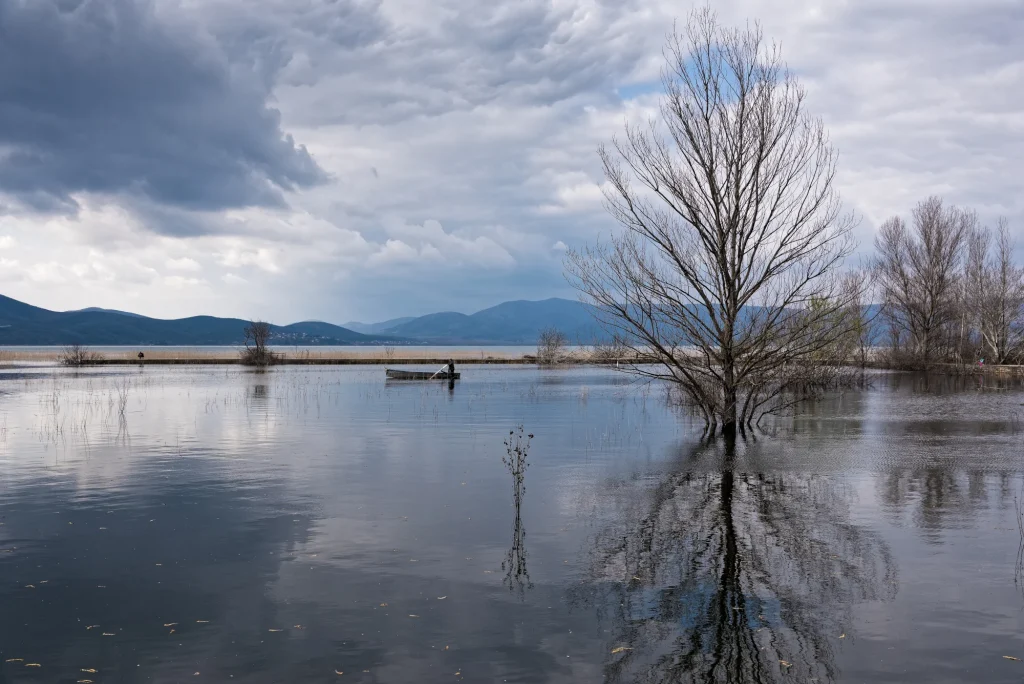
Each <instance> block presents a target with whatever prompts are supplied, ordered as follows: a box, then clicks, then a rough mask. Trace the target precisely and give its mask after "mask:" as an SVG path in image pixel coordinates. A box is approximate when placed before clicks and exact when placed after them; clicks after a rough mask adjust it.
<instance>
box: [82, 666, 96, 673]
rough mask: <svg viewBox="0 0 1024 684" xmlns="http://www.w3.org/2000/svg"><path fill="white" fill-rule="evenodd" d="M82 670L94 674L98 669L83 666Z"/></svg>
mask: <svg viewBox="0 0 1024 684" xmlns="http://www.w3.org/2000/svg"><path fill="white" fill-rule="evenodd" d="M82 672H88V673H89V674H96V673H97V672H99V670H94V669H93V668H91V667H83V668H82Z"/></svg>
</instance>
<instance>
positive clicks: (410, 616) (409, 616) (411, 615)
mask: <svg viewBox="0 0 1024 684" xmlns="http://www.w3.org/2000/svg"><path fill="white" fill-rule="evenodd" d="M409 617H416V618H418V617H419V615H410V616H409Z"/></svg>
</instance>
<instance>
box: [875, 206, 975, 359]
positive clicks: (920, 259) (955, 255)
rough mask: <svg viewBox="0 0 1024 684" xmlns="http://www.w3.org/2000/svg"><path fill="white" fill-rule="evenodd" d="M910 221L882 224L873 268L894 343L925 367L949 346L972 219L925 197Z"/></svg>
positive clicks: (951, 339) (955, 318)
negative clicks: (962, 263)
mask: <svg viewBox="0 0 1024 684" xmlns="http://www.w3.org/2000/svg"><path fill="white" fill-rule="evenodd" d="M913 221H914V224H913V227H912V228H910V227H908V226H907V224H906V222H904V221H903V219H902V218H900V217H898V216H894V217H893V218H891V219H889V220H887V221H886V222H885V223H883V224H882V226H881V228H880V229H879V231H878V235H877V236H876V237H875V250H876V256H875V262H874V267H875V274H876V277H877V279H878V285H879V289H880V293H881V296H882V300H883V303H884V305H885V315H886V319H887V321H888V322H889V325H890V330H891V334H892V339H893V341H894V343H895V344H897V345H900V346H902V347H905V348H906V349H908V351H909V352H910V353H911V355H912V357H913V358H914V359H915V360H916V361H919V362H920V363H923V364H924V365H926V366H927V365H928V364H930V363H932V362H934V361H936V360H939V359H941V358H943V355H945V354H947V353H948V352H949V351H950V350H951V349H952V348H953V344H952V342H953V337H954V335H953V334H952V329H953V328H955V327H956V326H957V321H958V313H959V308H958V297H959V292H960V282H959V273H960V262H961V258H962V255H963V251H964V245H965V243H966V240H967V237H968V235H969V234H970V233H971V232H972V231H973V230H974V229H975V227H976V224H977V217H976V216H975V214H974V213H973V212H970V211H966V210H964V209H960V208H958V207H955V206H949V207H947V206H944V205H943V203H942V200H941V199H939V198H938V197H930V198H928V199H927V200H925V201H923V202H921V203H920V204H918V205H917V207H915V209H914V211H913Z"/></svg>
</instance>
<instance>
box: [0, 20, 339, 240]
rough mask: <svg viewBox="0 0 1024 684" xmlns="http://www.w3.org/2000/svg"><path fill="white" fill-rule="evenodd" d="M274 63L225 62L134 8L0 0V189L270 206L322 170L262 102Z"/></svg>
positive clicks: (41, 197) (64, 197)
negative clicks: (283, 194)
mask: <svg viewBox="0 0 1024 684" xmlns="http://www.w3.org/2000/svg"><path fill="white" fill-rule="evenodd" d="M282 60H283V58H282ZM274 66H275V65H274V64H271V65H269V66H268V65H266V64H263V65H254V64H252V63H251V61H249V60H244V59H243V60H239V61H236V62H232V61H230V60H229V59H228V57H227V56H226V55H225V54H224V51H223V50H222V49H221V48H220V47H218V45H217V43H215V42H214V41H213V40H212V39H210V38H209V37H208V36H207V35H206V34H204V32H203V31H201V30H199V29H198V28H197V27H195V26H190V25H187V24H185V23H182V22H178V21H176V20H174V19H173V18H171V17H167V16H163V15H162V14H161V13H160V12H159V11H158V10H157V8H156V7H154V5H152V4H151V3H148V2H145V0H138V1H136V0H77V1H76V0H0V194H7V195H13V196H14V197H16V198H17V199H18V200H19V201H20V202H21V203H23V204H26V205H28V206H31V207H34V208H37V209H41V210H48V211H54V210H56V211H65V212H67V211H73V210H74V209H75V203H74V201H73V199H72V198H71V195H72V194H73V193H75V192H82V191H85V192H94V193H105V194H124V195H129V196H133V197H134V198H136V199H137V200H139V201H145V202H151V203H155V204H158V205H167V206H174V207H178V208H185V209H193V210H218V209H225V208H233V207H243V206H253V205H262V206H276V205H277V206H279V205H282V204H283V203H284V200H283V196H282V191H286V190H292V189H295V188H297V187H305V186H310V185H314V184H317V183H319V182H322V181H323V180H325V176H326V174H325V173H324V172H323V171H322V170H321V169H320V167H319V166H318V165H317V163H316V162H315V161H314V160H313V158H312V157H311V156H310V155H309V153H308V152H307V151H306V149H305V147H304V146H302V145H298V144H297V143H296V142H295V141H294V140H293V139H292V137H291V136H289V135H286V134H284V133H283V132H282V130H281V122H280V115H279V113H278V112H277V111H276V110H275V109H272V108H270V107H268V106H267V104H266V101H267V96H268V89H269V79H268V77H267V71H268V70H272V69H273V68H274ZM168 232H174V231H173V228H170V229H169V230H168Z"/></svg>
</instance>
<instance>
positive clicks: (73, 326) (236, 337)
mask: <svg viewBox="0 0 1024 684" xmlns="http://www.w3.org/2000/svg"><path fill="white" fill-rule="evenodd" d="M246 325H248V321H244V320H241V319H238V318H216V317H214V316H193V317H191V318H181V319H177V320H163V319H157V318H147V317H145V316H139V315H137V314H126V313H124V312H119V311H108V310H96V309H88V310H83V311H64V312H61V311H49V310H48V309H42V308H39V307H36V306H31V305H30V304H25V303H24V302H19V301H17V300H15V299H11V298H10V297H4V296H2V295H0V345H62V344H74V343H77V344H92V345H140V346H141V345H185V346H203V345H240V344H242V342H243V341H244V334H243V332H242V331H243V330H244V329H245V326H246ZM272 330H273V332H272V337H271V340H270V341H271V344H275V345H366V344H387V343H394V344H403V343H404V344H408V343H410V342H411V341H410V340H403V339H399V338H397V337H395V336H394V335H391V334H385V335H363V334H361V333H357V332H354V331H352V330H348V329H346V328H343V327H341V326H337V325H331V324H330V323H320V322H316V321H309V322H304V323H293V324H292V325H284V326H278V325H275V326H272Z"/></svg>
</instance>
